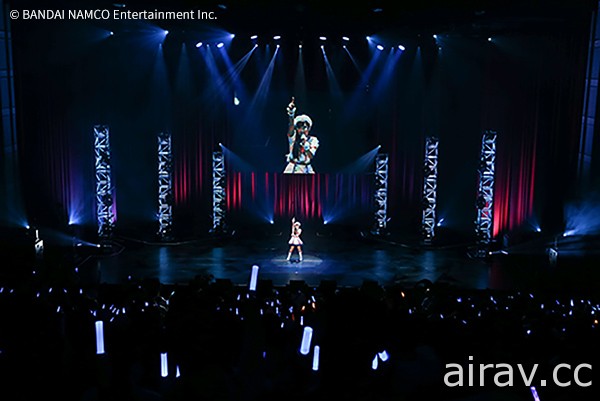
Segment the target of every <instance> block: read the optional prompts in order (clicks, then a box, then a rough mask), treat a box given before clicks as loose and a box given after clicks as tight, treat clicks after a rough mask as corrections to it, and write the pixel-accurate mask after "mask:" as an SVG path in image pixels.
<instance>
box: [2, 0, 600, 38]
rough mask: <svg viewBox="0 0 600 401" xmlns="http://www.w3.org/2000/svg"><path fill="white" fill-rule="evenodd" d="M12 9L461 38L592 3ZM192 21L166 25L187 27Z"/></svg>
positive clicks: (321, 2)
mask: <svg viewBox="0 0 600 401" xmlns="http://www.w3.org/2000/svg"><path fill="white" fill-rule="evenodd" d="M12 3H13V7H15V8H21V9H24V8H39V9H47V8H52V9H61V8H64V9H66V8H71V9H82V8H86V9H91V8H101V9H114V8H122V9H130V10H154V9H159V10H183V11H185V10H202V11H214V12H215V15H217V17H218V19H217V21H211V22H208V24H212V25H217V26H220V27H222V28H224V29H226V30H227V31H229V32H235V33H250V32H252V33H257V34H259V33H274V32H278V33H282V34H285V33H289V32H294V33H295V34H296V35H301V34H302V33H303V32H305V33H314V32H318V33H323V34H328V33H334V32H335V33H348V34H367V35H368V34H373V33H377V32H381V31H394V32H398V33H405V34H414V33H452V32H455V33H465V34H478V33H481V34H482V35H491V34H498V33H502V34H511V33H522V32H536V31H537V32H539V31H543V30H556V29H557V27H558V26H561V25H564V24H578V23H587V21H586V18H587V16H588V15H589V11H590V10H592V9H593V8H594V7H595V5H596V3H595V2H594V1H592V0H571V1H565V0H560V1H559V0H461V1H458V0H409V1H407V0H398V1H391V0H372V1H347V2H346V3H345V4H344V5H340V4H341V2H332V1H327V0H293V1H274V0H253V1H243V0H222V1H219V0H217V1H212V0H207V1H198V0H120V1H119V0H116V1H114V0H112V1H111V0H91V1H86V2H81V1H79V0H56V1H53V2H52V3H51V4H52V5H51V6H49V4H48V2H47V1H42V0H13V1H12ZM191 23H195V24H198V21H180V22H175V21H168V22H165V24H167V25H171V26H173V25H181V26H186V25H189V24H191Z"/></svg>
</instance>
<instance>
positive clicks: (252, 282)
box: [250, 265, 258, 291]
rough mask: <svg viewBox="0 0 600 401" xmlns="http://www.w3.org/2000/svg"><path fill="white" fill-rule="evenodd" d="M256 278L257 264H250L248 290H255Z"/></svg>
mask: <svg viewBox="0 0 600 401" xmlns="http://www.w3.org/2000/svg"><path fill="white" fill-rule="evenodd" d="M257 280H258V266H256V265H254V266H252V275H251V276H250V291H256V281H257Z"/></svg>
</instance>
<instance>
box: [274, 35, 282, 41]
mask: <svg viewBox="0 0 600 401" xmlns="http://www.w3.org/2000/svg"><path fill="white" fill-rule="evenodd" d="M273 39H275V40H279V39H281V36H279V35H276V36H273Z"/></svg>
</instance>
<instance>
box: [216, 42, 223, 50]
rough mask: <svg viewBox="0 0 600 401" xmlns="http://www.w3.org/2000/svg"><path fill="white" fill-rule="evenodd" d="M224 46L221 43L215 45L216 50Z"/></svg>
mask: <svg viewBox="0 0 600 401" xmlns="http://www.w3.org/2000/svg"><path fill="white" fill-rule="evenodd" d="M223 46H225V44H224V43H223V42H220V43H219V44H217V48H218V49H220V48H221V47H223Z"/></svg>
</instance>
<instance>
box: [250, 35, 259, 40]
mask: <svg viewBox="0 0 600 401" xmlns="http://www.w3.org/2000/svg"><path fill="white" fill-rule="evenodd" d="M250 39H252V40H256V39H258V35H252V36H250Z"/></svg>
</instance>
